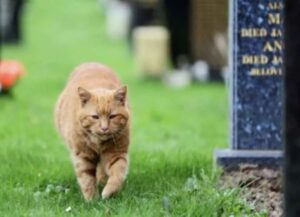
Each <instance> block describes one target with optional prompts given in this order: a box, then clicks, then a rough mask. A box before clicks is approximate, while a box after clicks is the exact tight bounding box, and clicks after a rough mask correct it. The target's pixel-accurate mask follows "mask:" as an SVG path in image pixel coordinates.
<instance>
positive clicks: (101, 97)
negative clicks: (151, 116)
mask: <svg viewBox="0 0 300 217" xmlns="http://www.w3.org/2000/svg"><path fill="white" fill-rule="evenodd" d="M129 119H130V113H129V108H128V101H127V87H126V86H122V85H121V83H120V81H119V79H118V78H117V76H116V75H115V74H114V72H113V71H112V70H111V69H109V68H108V67H106V66H103V65H101V64H97V63H86V64H82V65H80V66H79V67H77V68H76V69H75V70H74V72H73V73H72V74H71V76H70V79H69V81H68V83H67V85H66V87H65V89H64V91H63V92H62V93H61V95H60V97H59V99H58V102H57V105H56V109H55V122H56V127H57V129H58V131H59V133H60V134H61V136H62V137H63V139H64V140H65V142H66V143H67V144H68V147H69V149H70V152H71V156H72V161H73V165H74V168H75V172H76V176H77V180H78V183H79V185H80V188H81V191H82V193H83V196H84V198H85V199H86V200H87V201H89V200H92V199H94V198H96V197H97V196H98V190H97V183H99V184H106V185H105V187H104V189H103V191H102V198H103V199H105V198H108V197H110V196H111V195H112V194H114V193H116V192H118V191H119V190H120V188H121V186H122V183H123V182H124V180H125V178H126V174H127V169H128V147H129V133H130V129H129V125H130V123H129V122H130V121H129Z"/></svg>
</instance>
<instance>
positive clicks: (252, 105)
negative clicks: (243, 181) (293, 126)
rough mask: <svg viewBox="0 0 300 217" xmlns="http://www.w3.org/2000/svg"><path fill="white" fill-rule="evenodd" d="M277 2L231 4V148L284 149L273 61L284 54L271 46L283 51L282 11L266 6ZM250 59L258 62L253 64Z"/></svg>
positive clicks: (278, 74) (278, 67) (277, 65)
mask: <svg viewBox="0 0 300 217" xmlns="http://www.w3.org/2000/svg"><path fill="white" fill-rule="evenodd" d="M278 2H283V1H279V0H236V1H231V3H232V4H233V5H232V18H231V19H232V22H231V25H232V31H231V34H232V44H231V49H232V50H231V55H232V56H231V70H232V71H233V76H232V79H231V86H232V88H231V91H232V92H231V94H232V96H231V99H232V103H231V115H232V120H231V121H232V124H231V131H232V132H231V135H232V148H233V149H238V150H240V149H244V150H247V149H254V150H257V149H259V150H266V149H267V150H269V149H272V150H277V149H282V143H283V135H282V127H283V124H282V123H283V103H282V102H283V100H282V98H283V95H282V94H283V77H282V67H283V64H282V62H274V61H275V59H278V58H282V57H283V51H282V50H280V47H276V46H275V43H276V45H278V46H280V45H281V46H282V44H281V43H282V36H280V33H281V34H282V33H283V24H282V19H280V23H279V24H278V23H276V21H277V20H276V18H277V16H282V12H283V9H274V8H273V7H274V5H273V7H272V6H270V3H278ZM278 13H279V15H278ZM270 14H271V15H270ZM270 16H271V17H270ZM280 18H282V17H280ZM270 19H271V20H270ZM272 21H273V22H274V23H270V22H272ZM275 33H276V34H275ZM277 33H278V34H277ZM250 56H252V57H253V56H259V57H258V58H257V57H256V60H254V59H252V62H251V60H250ZM261 56H264V57H261ZM266 58H268V61H266ZM243 59H244V60H243ZM253 61H255V62H253ZM271 71H272V72H271ZM268 72H269V73H268ZM257 73H258V74H257Z"/></svg>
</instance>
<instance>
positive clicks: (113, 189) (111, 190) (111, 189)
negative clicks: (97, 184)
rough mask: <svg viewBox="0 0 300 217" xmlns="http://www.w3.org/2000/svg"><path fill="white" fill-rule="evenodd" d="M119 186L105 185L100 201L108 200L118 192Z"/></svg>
mask: <svg viewBox="0 0 300 217" xmlns="http://www.w3.org/2000/svg"><path fill="white" fill-rule="evenodd" d="M120 187H121V186H120V185H115V184H112V183H107V184H106V186H105V187H104V189H103V191H102V199H108V198H110V197H111V196H112V195H113V194H115V193H117V192H118V191H119V190H120Z"/></svg>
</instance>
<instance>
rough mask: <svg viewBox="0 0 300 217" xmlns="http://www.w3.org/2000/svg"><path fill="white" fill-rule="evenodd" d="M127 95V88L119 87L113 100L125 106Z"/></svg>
mask: <svg viewBox="0 0 300 217" xmlns="http://www.w3.org/2000/svg"><path fill="white" fill-rule="evenodd" d="M126 95H127V86H123V87H120V88H119V89H117V90H116V92H115V95H114V97H115V100H117V101H119V102H120V103H121V104H122V105H125V101H126Z"/></svg>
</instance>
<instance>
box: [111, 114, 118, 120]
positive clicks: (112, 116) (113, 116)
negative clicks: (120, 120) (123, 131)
mask: <svg viewBox="0 0 300 217" xmlns="http://www.w3.org/2000/svg"><path fill="white" fill-rule="evenodd" d="M117 116H118V115H116V114H114V115H110V116H109V119H114V118H115V117H117Z"/></svg>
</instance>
